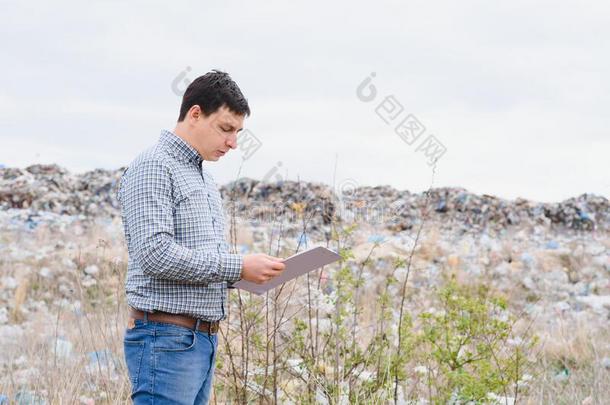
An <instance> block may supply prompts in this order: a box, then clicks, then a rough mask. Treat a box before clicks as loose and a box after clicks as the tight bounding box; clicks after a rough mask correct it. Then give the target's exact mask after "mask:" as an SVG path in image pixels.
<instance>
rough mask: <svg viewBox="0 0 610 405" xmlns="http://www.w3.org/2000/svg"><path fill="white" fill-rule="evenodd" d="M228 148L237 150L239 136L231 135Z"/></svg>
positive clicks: (228, 139)
mask: <svg viewBox="0 0 610 405" xmlns="http://www.w3.org/2000/svg"><path fill="white" fill-rule="evenodd" d="M227 146H228V147H229V148H231V149H235V148H237V134H235V135H231V136H229V137H228V138H227Z"/></svg>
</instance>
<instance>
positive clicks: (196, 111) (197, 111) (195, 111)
mask: <svg viewBox="0 0 610 405" xmlns="http://www.w3.org/2000/svg"><path fill="white" fill-rule="evenodd" d="M186 115H187V117H188V119H189V120H193V121H196V120H197V119H199V118H202V116H203V110H202V109H201V107H199V105H197V104H195V105H193V106H192V107H191V108H189V110H188V112H187V113H186Z"/></svg>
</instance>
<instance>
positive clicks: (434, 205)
mask: <svg viewBox="0 0 610 405" xmlns="http://www.w3.org/2000/svg"><path fill="white" fill-rule="evenodd" d="M123 170H124V169H119V170H102V169H97V170H94V171H90V172H87V173H84V174H71V173H69V172H67V171H66V170H65V169H62V168H61V167H59V166H57V165H33V166H30V167H27V168H25V169H18V168H0V209H4V210H6V209H9V208H18V209H30V210H32V211H46V212H53V213H56V214H67V215H81V214H82V215H85V216H87V217H92V216H105V217H116V216H118V215H119V206H118V202H117V200H116V197H115V196H116V190H117V187H118V184H119V180H120V176H121V174H122V172H123ZM220 191H221V194H222V196H223V199H224V203H225V204H224V207H225V211H226V213H227V215H229V216H230V215H233V214H235V216H236V217H238V218H241V219H246V220H249V221H253V222H261V221H262V222H265V221H268V222H271V221H274V220H278V219H284V220H286V221H288V222H293V221H297V220H298V221H302V219H303V218H305V219H306V220H307V221H308V222H309V226H310V227H311V229H313V230H315V229H318V228H319V227H321V226H323V225H327V224H329V223H330V222H331V220H332V218H333V217H337V218H341V219H343V220H346V221H355V222H366V223H374V224H376V225H383V226H384V227H385V228H387V229H388V230H391V231H397V232H398V231H403V230H408V229H411V228H412V227H413V226H414V225H416V224H418V223H420V221H421V220H422V218H423V217H424V216H425V217H426V218H427V219H429V220H433V221H434V220H436V221H439V222H440V223H442V224H444V226H445V227H447V228H453V227H458V228H460V229H462V230H463V231H469V230H473V231H480V230H482V229H486V228H488V227H489V228H493V229H496V230H499V229H503V228H505V227H508V226H512V225H520V226H534V225H545V226H559V227H565V228H568V229H573V230H582V231H592V230H600V231H608V230H610V205H609V203H608V199H607V198H605V197H602V196H597V195H594V194H582V195H580V196H578V197H573V198H570V199H567V200H565V201H562V202H559V203H539V202H533V201H529V200H526V199H523V198H518V199H516V200H512V201H511V200H504V199H501V198H498V197H494V196H491V195H486V194H483V195H477V194H473V193H469V192H468V191H466V190H464V189H462V188H445V187H443V188H434V189H431V190H430V191H429V193H426V192H423V193H411V192H409V191H406V190H405V191H400V190H396V189H394V188H392V187H389V186H378V187H358V188H355V189H353V190H349V192H347V193H346V192H340V193H336V192H334V191H333V189H332V187H330V186H328V185H325V184H319V183H304V182H295V181H281V182H275V183H262V182H259V181H257V180H253V179H248V178H242V179H239V180H237V181H234V182H231V183H229V184H226V185H224V186H222V187H220Z"/></svg>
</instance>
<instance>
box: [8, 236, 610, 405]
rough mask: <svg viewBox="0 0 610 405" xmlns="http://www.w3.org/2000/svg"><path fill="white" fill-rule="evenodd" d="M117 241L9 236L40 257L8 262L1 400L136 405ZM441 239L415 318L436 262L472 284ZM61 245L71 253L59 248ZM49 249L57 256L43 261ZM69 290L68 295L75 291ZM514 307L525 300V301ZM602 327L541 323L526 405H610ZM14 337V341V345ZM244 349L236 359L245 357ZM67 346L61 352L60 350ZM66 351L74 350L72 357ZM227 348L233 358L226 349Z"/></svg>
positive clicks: (368, 296)
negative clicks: (90, 278) (87, 280)
mask: <svg viewBox="0 0 610 405" xmlns="http://www.w3.org/2000/svg"><path fill="white" fill-rule="evenodd" d="M115 231H116V228H115ZM115 231H113V232H110V233H109V231H108V230H107V229H105V228H101V227H95V226H94V227H92V228H90V229H89V230H81V231H77V230H76V229H68V230H66V231H65V232H61V233H58V232H54V231H53V230H51V229H48V228H41V229H39V230H37V231H36V232H33V233H6V232H5V233H4V234H3V235H1V240H2V241H3V243H5V244H6V243H14V244H15V245H17V246H23V249H25V250H30V251H31V252H33V254H32V255H31V256H27V257H23V258H20V259H18V260H17V261H14V260H9V259H7V258H6V257H5V258H3V259H2V260H1V261H0V279H2V278H3V277H7V276H10V277H13V278H15V279H16V280H17V287H16V288H14V289H12V290H10V293H9V294H8V296H7V297H4V298H3V297H2V296H0V299H2V300H4V302H3V301H0V306H3V305H5V306H8V308H9V310H10V319H9V324H8V325H4V326H0V331H2V332H1V333H4V334H5V336H4V337H2V336H0V343H1V344H2V354H1V355H0V394H4V395H7V396H9V397H12V396H13V395H15V394H17V392H19V391H28V392H32V393H36V394H37V395H40V396H41V397H43V398H45V399H46V400H47V401H48V403H53V404H55V403H57V404H64V403H65V404H68V403H69V404H72V403H91V402H90V399H94V400H95V403H108V404H116V403H128V402H129V401H128V397H129V389H130V386H129V381H128V378H127V372H126V369H125V363H124V359H123V352H122V339H123V333H124V329H125V326H126V303H125V297H124V290H123V281H124V275H125V271H126V264H125V263H126V262H125V259H126V255H125V252H124V248H123V240H122V238H121V237H120V236H119V235H120V234H118V233H116V232H115ZM246 236H247V235H246ZM246 236H243V237H246ZM439 238H440V237H439V234H438V231H435V230H434V229H433V230H431V231H430V232H428V233H427V234H426V236H425V238H424V240H423V241H422V244H421V247H420V248H419V249H418V251H417V252H416V255H415V257H414V270H413V271H414V274H413V278H412V279H411V280H410V281H409V290H410V291H412V294H411V301H410V302H409V303H408V306H409V309H410V310H413V311H415V310H416V309H417V308H418V307H419V308H421V307H425V305H426V301H425V297H426V291H423V290H422V288H421V287H420V286H421V283H424V282H426V281H430V280H431V279H434V278H435V277H440V274H436V275H434V274H430V273H427V272H426V265H427V264H429V263H430V261H432V260H437V261H440V262H441V263H442V265H441V266H440V267H441V268H442V269H443V270H442V271H445V272H450V273H454V274H458V275H459V277H461V278H462V279H464V280H466V279H468V278H469V277H472V276H471V275H470V274H469V273H468V272H467V271H466V270H467V262H466V261H465V260H464V258H463V257H462V256H460V251H459V246H456V248H458V251H457V253H456V252H451V253H449V252H445V251H443V249H441V247H440V244H439ZM57 242H61V244H60V245H62V247H57V246H56V245H55V244H56V243H57ZM45 246H51V248H50V249H48V251H46V250H45V251H43V252H42V253H40V252H41V250H40V249H43V250H44V247H45ZM500 246H501V251H500V253H499V255H500V256H509V255H514V251H513V246H512V245H511V243H510V242H509V241H504V242H503V243H502V244H501V245H500ZM387 249H388V251H390V253H395V252H391V249H389V248H387ZM462 249H463V247H462ZM381 252H382V253H383V250H381ZM36 253H40V254H39V255H38V256H37V255H36ZM379 257H383V254H381V255H380V256H379ZM379 257H378V258H379ZM562 260H563V261H564V263H566V264H569V266H571V267H573V268H578V265H580V264H582V263H585V264H586V263H587V262H586V260H585V258H582V257H579V258H572V259H570V258H568V259H565V258H558V257H546V258H543V257H541V258H540V263H541V267H542V270H543V271H544V269H545V268H547V266H548V268H553V267H555V266H557V265H559V264H560V263H561V261H562ZM91 264H95V265H97V266H98V267H99V269H100V272H99V274H98V275H97V276H96V280H97V284H96V285H94V286H92V287H84V286H83V284H82V281H83V279H84V273H83V270H84V268H86V267H87V266H88V265H91ZM43 267H46V268H48V269H50V271H51V276H48V277H45V276H42V275H41V274H40V269H41V268H43ZM386 270H387V269H386ZM384 271H385V270H380V271H379V273H378V274H373V275H372V276H375V277H380V278H383V277H385V276H386V275H387V272H385V273H384ZM515 271H518V269H517V270H515ZM60 285H67V286H68V287H69V289H68V290H66V289H65V288H63V287H60ZM232 294H235V293H234V292H233V293H232ZM377 294H378V290H376V289H374V288H373V289H368V290H366V291H365V292H364V294H363V296H362V300H363V302H365V303H368V302H375V300H376V297H377ZM510 297H511V298H514V299H517V298H519V297H520V295H519V294H511V295H510ZM5 298H6V299H5ZM372 308H373V306H372V305H370V306H368V307H367V308H366V310H365V311H364V312H362V313H361V314H360V318H361V321H362V323H363V324H367V322H368V323H371V322H370V320H371V319H372V318H373V317H374V316H375V313H374V312H373V311H372V310H371V309H372ZM303 316H305V313H303ZM11 325H19V326H21V328H22V329H23V333H18V332H16V331H15V330H13V329H11V330H12V332H11V331H10V330H9V329H10V328H11ZM600 326H601V325H599V324H596V323H595V322H591V321H587V320H583V321H574V320H573V319H560V318H557V319H556V322H554V323H546V324H544V323H541V322H536V323H535V324H534V330H535V332H536V333H538V334H539V335H540V336H541V338H542V339H541V344H542V345H541V347H540V352H539V353H538V354H537V359H538V369H537V370H532V374H533V375H534V380H533V381H532V382H531V383H530V384H531V388H530V392H529V396H528V397H527V399H523V401H524V402H525V403H532V404H538V403H544V404H547V403H550V404H580V403H583V401H589V402H588V403H589V404H602V403H603V401H604V399H605V398H606V397H607V395H608V392H610V371H608V370H606V369H605V368H604V367H603V366H602V364H601V362H602V359H603V358H605V357H610V345H609V342H610V332H609V331H608V329H607V327H605V328H604V327H600ZM606 326H607V324H606ZM11 333H13V334H14V335H13V336H10V334H11ZM233 338H235V339H236V338H237V336H235V335H234V336H233ZM237 340H238V339H237ZM237 340H236V341H235V343H234V349H235V350H240V346H239V343H238V342H237ZM58 341H59V342H60V343H59V344H57V343H55V342H58ZM65 342H70V343H71V348H70V350H69V351H70V355H67V354H68V353H67V352H68V349H67V347H66V343H65ZM219 348H220V350H221V351H223V352H224V351H225V345H224V343H222V342H221V344H220V345H219ZM104 350H107V351H108V352H109V353H111V354H112V359H111V361H110V362H109V363H108V362H105V361H104V360H105V359H104V358H102V359H101V360H102V361H95V360H92V359H91V356H92V355H91V353H93V352H102V351H104ZM564 369H566V370H568V371H567V372H568V375H567V376H566V377H565V378H564V377H562V376H561V373H562V372H563V370H564ZM290 384H291V382H289V381H285V382H282V383H281V385H282V386H286V387H287V386H289V385H290ZM588 398H589V399H588ZM87 401H89V402H87ZM585 403H587V402H585Z"/></svg>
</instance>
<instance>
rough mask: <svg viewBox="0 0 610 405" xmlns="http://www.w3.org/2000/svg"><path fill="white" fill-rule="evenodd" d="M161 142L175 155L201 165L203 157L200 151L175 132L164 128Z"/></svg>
mask: <svg viewBox="0 0 610 405" xmlns="http://www.w3.org/2000/svg"><path fill="white" fill-rule="evenodd" d="M159 143H160V144H161V146H162V147H163V148H165V149H167V150H168V151H169V152H170V153H171V154H172V155H173V156H174V157H176V158H178V159H182V160H186V161H187V162H192V163H194V164H196V165H197V166H201V162H202V161H203V159H202V158H201V155H199V152H197V150H196V149H195V148H193V147H192V146H191V145H189V144H188V143H187V142H186V141H185V140H184V139H182V138H180V137H179V136H178V135H176V134H174V133H173V132H171V131H168V130H166V129H164V130H162V131H161V137H160V138H159Z"/></svg>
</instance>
